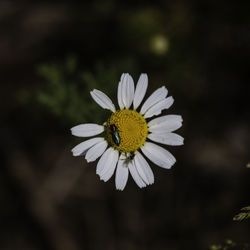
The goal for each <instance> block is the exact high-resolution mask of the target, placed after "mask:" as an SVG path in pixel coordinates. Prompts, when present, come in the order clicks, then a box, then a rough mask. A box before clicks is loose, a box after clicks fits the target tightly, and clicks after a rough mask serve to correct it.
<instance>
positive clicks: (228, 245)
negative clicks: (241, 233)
mask: <svg viewBox="0 0 250 250" xmlns="http://www.w3.org/2000/svg"><path fill="white" fill-rule="evenodd" d="M247 249H250V247H249V244H238V243H235V242H233V241H232V240H226V241H225V243H223V244H219V245H212V246H211V247H210V250H247Z"/></svg>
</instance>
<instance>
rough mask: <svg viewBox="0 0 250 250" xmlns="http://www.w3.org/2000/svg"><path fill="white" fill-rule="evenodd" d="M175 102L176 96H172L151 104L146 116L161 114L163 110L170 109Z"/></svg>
mask: <svg viewBox="0 0 250 250" xmlns="http://www.w3.org/2000/svg"><path fill="white" fill-rule="evenodd" d="M173 103H174V98H173V97H172V96H170V97H168V98H165V99H163V100H161V101H160V102H158V103H156V104H154V105H153V106H151V107H150V108H149V109H148V110H147V112H146V113H145V115H144V117H145V118H149V117H152V116H154V115H159V114H160V113H161V111H162V110H164V109H168V108H169V107H170V106H171V105H172V104H173Z"/></svg>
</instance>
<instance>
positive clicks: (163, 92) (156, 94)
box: [140, 86, 168, 114]
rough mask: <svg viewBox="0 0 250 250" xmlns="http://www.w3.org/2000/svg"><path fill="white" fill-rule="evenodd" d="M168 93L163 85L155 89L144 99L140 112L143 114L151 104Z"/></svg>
mask: <svg viewBox="0 0 250 250" xmlns="http://www.w3.org/2000/svg"><path fill="white" fill-rule="evenodd" d="M167 94H168V90H167V89H166V87H165V86H163V87H161V88H159V89H157V90H156V91H154V92H153V93H152V94H151V95H150V96H149V98H148V99H147V100H146V101H145V103H144V104H143V105H142V107H141V112H140V113H141V114H145V113H146V111H147V110H148V109H149V108H150V107H152V106H153V105H155V104H156V103H157V102H159V101H161V100H163V99H164V98H165V97H166V96H167Z"/></svg>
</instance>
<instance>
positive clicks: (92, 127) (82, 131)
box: [71, 123, 104, 137]
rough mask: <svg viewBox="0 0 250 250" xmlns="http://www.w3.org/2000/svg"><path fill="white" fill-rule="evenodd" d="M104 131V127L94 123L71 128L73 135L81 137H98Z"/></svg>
mask: <svg viewBox="0 0 250 250" xmlns="http://www.w3.org/2000/svg"><path fill="white" fill-rule="evenodd" d="M103 131H104V126H102V125H98V124H94V123H86V124H81V125H77V126H75V127H73V128H71V133H72V135H75V136H79V137H88V136H93V135H98V134H101V133H102V132H103Z"/></svg>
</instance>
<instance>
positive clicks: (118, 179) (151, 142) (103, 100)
mask: <svg viewBox="0 0 250 250" xmlns="http://www.w3.org/2000/svg"><path fill="white" fill-rule="evenodd" d="M147 87H148V77H147V74H141V75H140V78H139V80H138V82H137V85H136V88H135V86H134V81H133V79H132V77H131V76H130V75H129V74H127V73H126V74H122V76H121V79H120V82H119V84H118V91H117V99H118V104H119V109H118V110H116V108H115V105H114V104H113V102H112V101H111V99H110V98H109V97H108V96H107V95H106V94H104V93H103V92H101V91H100V90H96V89H94V90H93V91H91V92H90V94H91V96H92V98H93V99H94V100H95V102H96V103H97V104H99V105H100V106H101V107H102V108H103V109H108V110H110V111H111V112H112V113H111V115H110V117H109V118H108V119H107V121H106V122H105V123H104V124H103V125H98V124H93V123H87V124H80V125H77V126H75V127H73V128H72V129H71V132H72V134H73V135H75V136H79V137H91V136H96V135H99V134H102V136H97V137H94V138H92V139H88V140H85V141H84V142H82V143H80V144H78V145H77V146H75V147H74V148H73V149H72V152H73V155H74V156H80V155H84V156H85V159H86V160H87V162H92V161H95V160H96V159H97V158H99V157H100V159H99V161H98V163H97V167H96V173H97V174H98V175H99V176H100V179H101V180H103V181H105V182H106V181H108V180H109V179H110V178H111V177H112V175H113V174H114V172H116V173H115V185H116V189H118V190H123V189H124V188H125V186H126V183H127V180H128V176H129V173H130V174H131V176H132V178H133V179H134V181H135V182H136V184H137V185H138V186H139V187H140V188H143V187H146V186H147V185H150V184H153V183H154V174H153V172H152V170H151V167H150V166H149V164H148V162H147V160H146V159H145V156H146V157H147V158H148V159H149V160H150V161H152V162H153V163H154V164H156V165H158V166H160V167H162V168H166V169H169V168H171V167H172V166H173V165H174V163H175V162H176V159H175V158H174V156H173V155H172V154H171V153H170V152H169V151H167V150H166V149H165V148H163V147H162V146H159V145H157V144H156V143H160V144H165V145H171V146H177V145H182V144H183V141H184V139H183V137H181V136H179V135H177V134H175V133H173V131H175V130H177V129H178V128H180V127H181V126H182V117H181V116H180V115H164V116H160V117H157V118H154V119H152V117H154V116H157V115H160V114H161V112H162V111H163V110H164V109H168V108H169V107H170V106H171V105H172V104H173V102H174V99H173V97H172V96H170V97H167V94H168V90H167V89H166V87H165V86H163V87H161V88H158V89H157V90H155V91H154V92H153V93H152V94H151V95H150V96H149V97H148V99H147V100H146V101H145V102H144V103H143V105H142V106H141V108H139V109H138V107H139V106H140V105H141V103H142V100H143V98H144V96H145V94H146V90H147ZM155 142H156V143H155Z"/></svg>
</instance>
